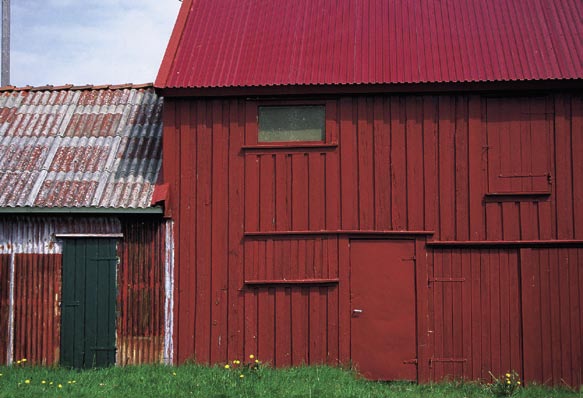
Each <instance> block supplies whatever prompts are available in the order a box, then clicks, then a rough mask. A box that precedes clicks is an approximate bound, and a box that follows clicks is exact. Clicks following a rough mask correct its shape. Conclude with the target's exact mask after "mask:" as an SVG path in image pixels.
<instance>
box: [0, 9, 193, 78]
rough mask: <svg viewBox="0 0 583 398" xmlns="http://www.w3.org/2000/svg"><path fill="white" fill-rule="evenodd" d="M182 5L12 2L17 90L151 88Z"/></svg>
mask: <svg viewBox="0 0 583 398" xmlns="http://www.w3.org/2000/svg"><path fill="white" fill-rule="evenodd" d="M181 4H182V3H180V1H179V0H11V11H12V12H11V19H12V21H11V22H12V23H11V25H12V27H11V56H10V57H11V60H10V61H11V62H10V64H11V68H10V84H11V85H13V86H19V87H20V86H26V85H31V86H42V85H45V84H52V85H63V84H75V85H84V84H94V85H100V84H122V83H136V84H139V83H149V82H153V81H154V80H155V79H156V74H157V73H158V68H159V67H160V62H161V61H162V57H163V55H164V51H165V50H166V45H167V44H168V40H169V38H170V33H171V32H172V28H173V27H174V22H175V21H176V17H177V15H178V9H179V8H180V5H181Z"/></svg>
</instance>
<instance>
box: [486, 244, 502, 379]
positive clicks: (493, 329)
mask: <svg viewBox="0 0 583 398" xmlns="http://www.w3.org/2000/svg"><path fill="white" fill-rule="evenodd" d="M500 260H501V250H500V249H496V250H494V249H492V250H490V267H489V271H490V272H489V278H490V352H491V363H490V369H491V371H492V373H494V374H501V373H502V371H503V369H501V367H500V352H501V351H502V344H501V343H502V340H501V336H500V330H501V322H500V321H501V319H500V315H501V314H500V285H501V283H500V278H501V276H500V272H501V269H500V268H501V267H502V264H501V263H500Z"/></svg>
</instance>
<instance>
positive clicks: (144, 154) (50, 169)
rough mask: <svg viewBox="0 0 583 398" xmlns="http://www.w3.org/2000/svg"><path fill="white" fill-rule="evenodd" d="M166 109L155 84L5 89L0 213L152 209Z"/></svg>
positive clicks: (1, 96)
mask: <svg viewBox="0 0 583 398" xmlns="http://www.w3.org/2000/svg"><path fill="white" fill-rule="evenodd" d="M162 104H163V102H162V98H160V97H158V96H157V95H156V93H155V92H154V89H153V86H152V85H151V84H149V85H120V86H99V87H97V86H95V87H94V86H83V87H76V86H61V87H51V86H46V87H23V88H15V87H2V88H0V207H101V208H147V207H149V206H150V203H151V199H152V195H153V191H154V185H155V183H156V181H157V178H158V173H159V170H160V166H161V163H162V161H161V152H162Z"/></svg>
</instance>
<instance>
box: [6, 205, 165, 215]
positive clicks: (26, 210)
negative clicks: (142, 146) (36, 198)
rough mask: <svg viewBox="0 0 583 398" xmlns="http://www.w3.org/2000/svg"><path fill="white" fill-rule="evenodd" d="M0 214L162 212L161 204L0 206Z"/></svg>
mask: <svg viewBox="0 0 583 398" xmlns="http://www.w3.org/2000/svg"><path fill="white" fill-rule="evenodd" d="M0 214H3V215H6V214H9V215H13V214H14V215H15V214H112V215H113V214H115V215H122V214H160V215H162V214H164V209H163V208H162V207H161V206H155V207H146V208H119V207H115V208H111V207H0Z"/></svg>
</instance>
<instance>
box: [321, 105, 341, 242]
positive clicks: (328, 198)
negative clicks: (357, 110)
mask: <svg viewBox="0 0 583 398" xmlns="http://www.w3.org/2000/svg"><path fill="white" fill-rule="evenodd" d="M338 110H339V107H338V104H337V101H329V102H328V103H327V108H326V111H327V113H326V134H329V137H330V142H332V143H338V126H339V123H340V113H339V112H338ZM323 162H324V180H325V203H326V205H325V207H324V209H325V213H326V227H325V228H326V229H328V230H337V229H339V228H340V221H341V219H340V211H341V209H340V201H341V199H340V195H341V191H340V154H339V150H338V149H335V150H334V151H331V152H327V153H326V154H325V155H324V159H323Z"/></svg>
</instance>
